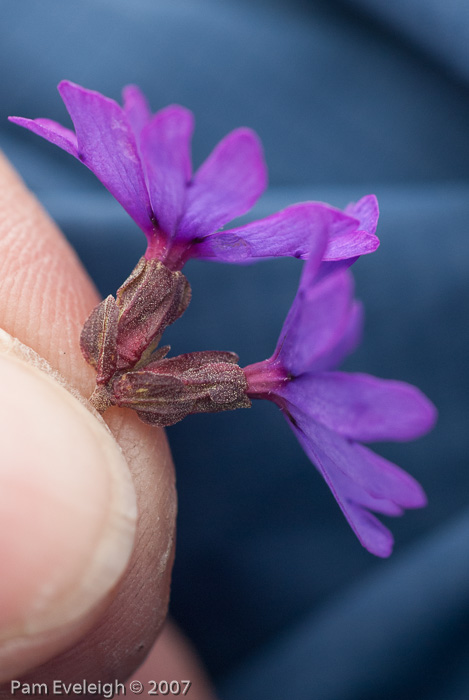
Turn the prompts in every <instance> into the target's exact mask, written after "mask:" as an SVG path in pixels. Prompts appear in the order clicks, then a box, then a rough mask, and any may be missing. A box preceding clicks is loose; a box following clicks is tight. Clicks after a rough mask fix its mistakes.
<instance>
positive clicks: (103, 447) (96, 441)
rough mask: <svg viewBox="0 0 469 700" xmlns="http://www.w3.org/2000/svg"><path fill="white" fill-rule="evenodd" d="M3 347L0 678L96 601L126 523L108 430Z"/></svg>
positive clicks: (118, 564)
mask: <svg viewBox="0 0 469 700" xmlns="http://www.w3.org/2000/svg"><path fill="white" fill-rule="evenodd" d="M5 338H6V340H7V342H5ZM8 338H9V337H6V335H5V334H4V333H2V335H1V336H0V387H1V394H0V432H1V435H2V437H1V441H0V560H1V562H2V576H1V577H0V675H1V670H2V658H4V663H6V661H5V659H7V657H8V656H9V650H10V648H11V646H12V643H15V644H16V642H17V640H19V639H24V638H32V637H34V636H37V635H40V634H41V635H43V634H44V633H45V632H48V631H49V630H54V629H57V628H60V627H62V626H64V625H67V624H69V623H73V622H74V621H79V620H80V619H81V618H84V617H85V616H86V615H87V614H88V613H89V612H90V611H91V610H92V609H93V607H94V606H96V605H97V603H99V602H100V601H101V600H102V599H103V598H104V597H105V596H106V594H107V593H108V592H109V591H110V590H111V589H112V587H113V586H114V585H115V584H116V582H117V581H118V579H119V578H120V576H121V575H122V573H123V572H124V569H125V567H126V565H127V563H128V560H129V557H130V553H131V551H132V545H133V537H134V532H135V522H136V500H135V493H134V489H133V485H132V481H131V478H130V474H129V471H128V468H127V464H126V462H125V460H124V457H123V456H122V454H121V452H120V450H119V448H118V446H117V445H116V443H115V441H114V439H113V438H112V436H111V434H110V433H109V431H108V430H107V429H106V427H105V426H104V425H102V424H101V423H100V421H99V420H98V419H97V418H96V417H95V416H93V415H92V414H91V413H90V412H89V411H88V410H87V408H86V407H85V406H84V405H83V404H82V403H80V402H79V401H78V400H77V399H76V398H75V397H74V396H72V395H71V394H70V393H69V391H67V390H66V389H65V388H64V387H63V386H60V384H59V383H58V382H57V381H56V380H55V379H54V378H52V377H50V376H48V375H47V374H46V373H45V372H44V371H43V369H38V368H37V367H35V366H34V363H31V362H30V361H28V362H25V361H24V358H21V357H18V353H17V352H14V351H13V352H12V350H11V348H12V345H11V343H10V345H8ZM5 348H6V349H5ZM19 354H20V355H21V353H19ZM26 359H27V358H26Z"/></svg>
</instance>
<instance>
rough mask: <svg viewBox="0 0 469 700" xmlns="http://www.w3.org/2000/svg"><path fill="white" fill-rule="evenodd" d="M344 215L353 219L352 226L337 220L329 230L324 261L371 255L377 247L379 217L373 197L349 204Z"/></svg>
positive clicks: (346, 221)
mask: <svg viewBox="0 0 469 700" xmlns="http://www.w3.org/2000/svg"><path fill="white" fill-rule="evenodd" d="M341 213H342V212H341ZM345 214H348V215H349V216H350V217H353V219H354V224H353V225H351V223H350V220H347V219H343V220H340V219H337V221H336V223H335V226H334V227H333V229H332V230H331V234H330V238H329V245H328V247H327V251H326V254H325V256H324V259H325V260H331V261H332V260H344V259H348V258H353V257H356V256H359V255H365V254H367V253H373V251H375V250H376V249H377V248H378V246H379V238H378V237H377V236H375V231H376V226H377V224H378V217H379V209H378V200H377V199H376V197H375V195H373V194H369V195H366V196H365V197H362V199H360V200H359V201H358V202H355V203H352V204H349V205H348V206H347V207H346V208H345Z"/></svg>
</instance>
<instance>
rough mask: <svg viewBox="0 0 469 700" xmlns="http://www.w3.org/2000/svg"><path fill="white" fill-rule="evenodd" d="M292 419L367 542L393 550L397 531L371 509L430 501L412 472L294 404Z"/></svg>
mask: <svg viewBox="0 0 469 700" xmlns="http://www.w3.org/2000/svg"><path fill="white" fill-rule="evenodd" d="M292 412H293V416H294V419H295V422H296V424H293V423H291V421H290V425H291V427H292V428H293V431H294V432H295V434H296V436H297V438H298V440H299V441H300V443H301V445H302V447H303V449H304V450H305V452H306V453H307V455H308V457H309V458H310V459H311V461H312V462H313V463H314V465H315V466H316V468H317V469H318V470H319V472H320V473H321V474H322V476H323V477H324V479H325V481H326V483H327V484H328V486H329V488H330V489H331V491H332V493H333V495H334V497H335V499H336V500H337V502H338V504H339V506H340V508H341V509H342V511H343V513H344V515H345V517H346V518H347V520H348V522H349V524H350V526H351V527H352V529H353V531H354V532H355V534H356V535H357V537H358V539H359V540H360V542H361V543H362V544H363V546H364V547H365V548H366V549H367V550H368V551H370V552H371V553H372V554H375V555H377V556H380V557H387V556H389V555H390V554H391V551H392V545H393V537H392V534H391V533H390V532H389V530H388V529H387V528H386V527H384V525H382V523H380V522H379V520H378V519H377V518H375V517H374V516H373V515H372V514H371V513H370V512H369V510H372V511H375V512H378V513H383V514H386V515H401V514H402V510H403V508H420V507H422V506H424V505H425V504H426V497H425V494H424V492H423V490H422V488H421V486H420V485H419V484H418V483H417V482H416V481H415V479H413V478H412V477H411V476H410V475H409V474H407V473H406V472H404V471H403V470H402V469H400V468H399V467H397V466H396V465H394V464H392V463H391V462H388V461H387V460H385V459H384V458H383V457H380V456H379V455H377V454H375V453H373V452H372V451H371V450H369V449H368V448H366V447H363V446H362V445H359V444H357V443H351V442H349V441H347V440H346V439H344V438H342V437H341V436H340V435H337V434H336V433H333V432H332V431H330V430H328V429H327V428H324V427H323V426H320V425H318V424H316V423H314V421H312V420H311V419H310V418H309V417H307V416H304V414H302V412H301V411H298V410H295V408H294V407H292Z"/></svg>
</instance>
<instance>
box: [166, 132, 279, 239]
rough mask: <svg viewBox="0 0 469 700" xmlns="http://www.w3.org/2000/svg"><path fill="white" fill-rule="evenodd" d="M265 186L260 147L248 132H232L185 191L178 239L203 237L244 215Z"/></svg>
mask: <svg viewBox="0 0 469 700" xmlns="http://www.w3.org/2000/svg"><path fill="white" fill-rule="evenodd" d="M266 184H267V171H266V166H265V163H264V158H263V154H262V146H261V143H260V141H259V138H258V137H257V135H256V134H255V133H254V132H253V131H251V130H250V129H246V128H241V129H236V130H235V131H232V132H231V133H230V134H228V136H226V137H225V138H224V139H223V140H222V141H220V143H219V144H218V145H217V146H216V147H215V149H214V150H213V151H212V153H211V154H210V155H209V157H208V158H207V160H206V161H205V162H204V163H203V164H202V165H201V167H200V168H199V170H198V171H197V172H196V174H195V176H194V178H193V181H192V183H191V185H190V187H189V188H188V190H187V200H186V211H185V213H184V216H183V218H182V221H181V223H180V226H179V237H180V238H181V240H190V239H195V238H203V237H205V236H207V235H208V234H210V233H214V232H215V231H217V230H218V229H219V228H220V227H222V226H224V225H225V224H227V223H228V222H229V221H231V220H232V219H234V218H235V217H237V216H241V215H242V214H245V213H246V212H247V211H249V209H251V207H252V206H253V205H254V204H255V202H256V201H257V200H258V199H259V197H260V195H261V194H262V192H263V191H264V189H265V187H266Z"/></svg>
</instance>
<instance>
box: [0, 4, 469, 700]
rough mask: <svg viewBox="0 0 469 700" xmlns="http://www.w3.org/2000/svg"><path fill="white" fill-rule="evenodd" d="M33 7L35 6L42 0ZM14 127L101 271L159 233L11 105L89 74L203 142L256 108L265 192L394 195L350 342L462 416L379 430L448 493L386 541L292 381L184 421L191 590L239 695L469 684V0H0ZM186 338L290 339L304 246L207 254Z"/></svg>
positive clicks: (214, 654) (267, 348)
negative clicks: (247, 254)
mask: <svg viewBox="0 0 469 700" xmlns="http://www.w3.org/2000/svg"><path fill="white" fill-rule="evenodd" d="M26 8H27V9H26ZM0 17H1V30H0V31H1V42H0V66H1V73H0V75H1V77H0V81H1V88H2V89H1V95H2V99H1V104H0V117H1V118H0V145H1V147H2V148H3V150H4V151H5V152H6V154H7V155H8V156H9V158H10V159H11V160H12V162H13V163H14V165H15V166H16V167H17V168H18V169H19V171H20V172H21V174H22V175H23V177H24V178H25V180H26V182H27V183H28V184H29V186H30V187H31V188H32V189H33V190H34V191H35V192H36V193H37V195H38V197H39V198H40V199H41V201H42V202H43V203H44V205H45V206H46V207H47V208H48V210H49V211H50V213H51V214H52V216H53V217H54V218H55V219H56V220H57V221H58V223H59V225H60V226H61V227H62V228H63V230H64V231H65V233H66V234H67V236H68V237H69V239H70V240H71V241H72V243H73V245H74V246H75V247H76V249H77V251H78V253H79V254H80V256H81V258H82V260H83V262H84V264H85V265H86V267H87V268H88V270H89V271H90V273H91V275H92V276H93V278H94V279H95V281H96V283H97V284H98V286H99V288H100V290H101V291H102V292H103V293H110V292H113V291H115V288H116V287H117V286H118V285H119V284H120V283H121V282H122V280H123V279H124V278H125V276H126V275H127V274H128V273H129V271H130V269H131V267H132V266H133V264H134V262H136V260H137V259H138V257H139V255H140V254H141V252H142V251H143V248H144V238H143V235H142V234H141V233H140V232H139V231H138V230H137V228H136V227H135V225H134V224H133V223H132V222H131V221H130V219H129V218H128V217H127V215H126V214H125V213H124V212H123V211H121V210H120V208H119V206H118V205H117V204H116V203H115V202H114V201H113V200H112V198H111V196H110V195H109V194H108V193H107V192H105V190H104V189H103V188H102V187H101V186H100V184H99V183H98V182H97V181H96V180H95V179H94V178H93V176H92V175H91V174H90V173H89V172H88V171H87V170H86V169H85V168H83V167H82V166H81V165H80V164H79V163H76V162H74V161H73V159H71V158H70V157H69V156H68V155H67V154H64V153H62V152H60V151H59V150H58V149H55V148H54V147H53V146H51V145H49V144H47V143H43V142H41V140H40V139H38V138H37V137H35V136H33V135H31V134H29V133H27V132H25V131H22V130H20V129H19V128H17V127H15V126H13V125H11V124H8V123H7V122H6V121H5V120H6V116H7V115H8V114H15V115H21V116H31V117H36V116H47V117H50V118H56V119H58V120H61V121H63V122H64V123H67V116H66V113H65V109H64V107H63V105H62V103H61V101H60V99H59V97H58V95H57V93H56V92H55V86H56V84H57V82H58V81H59V80H60V79H62V78H68V79H71V80H74V81H76V82H78V83H81V84H83V85H85V86H86V87H90V88H94V89H97V90H100V91H102V92H103V93H104V94H106V95H109V96H112V97H114V98H116V99H119V97H120V89H121V87H122V86H123V85H124V84H126V83H129V82H135V83H137V84H139V85H140V86H141V87H142V88H143V89H144V91H145V92H146V93H147V95H148V96H149V99H150V102H151V105H152V107H153V109H154V110H156V109H158V108H160V107H162V106H164V105H166V104H168V103H170V102H179V103H182V104H184V105H186V106H188V107H190V108H191V109H193V111H194V112H195V115H196V118H197V131H196V134H195V138H194V163H195V165H198V164H199V163H200V162H201V161H202V159H203V158H204V157H205V156H206V155H207V154H208V152H209V151H210V149H211V148H212V147H213V146H214V145H215V143H216V142H217V141H218V140H219V139H220V138H221V137H222V136H223V135H225V134H226V133H227V132H228V131H229V130H230V129H232V128H234V127H237V126H240V125H248V126H251V127H253V128H254V129H256V130H257V131H258V133H259V134H260V136H261V138H262V140H263V143H264V147H265V152H266V158H267V163H268V165H269V171H270V189H269V191H268V193H267V194H266V195H265V196H264V197H263V198H262V200H261V201H260V203H259V204H258V206H257V207H256V208H255V209H254V210H253V212H252V214H251V215H250V216H249V217H246V218H254V217H257V216H263V215H266V214H268V213H271V212H273V211H275V210H277V209H279V208H281V207H283V206H285V205H286V204H289V203H292V202H295V201H301V200H305V199H321V200H325V201H329V202H331V203H332V204H334V205H337V206H343V205H345V204H346V203H347V202H349V201H351V200H354V199H357V198H358V197H360V196H362V195H363V194H366V193H368V192H375V193H376V194H377V195H378V197H379V200H380V205H381V219H380V224H379V228H378V233H379V235H380V238H381V241H382V244H381V248H380V249H379V250H378V252H377V253H376V254H374V255H373V256H370V257H364V258H363V259H361V260H360V261H359V262H358V264H357V265H356V266H355V267H354V272H355V274H356V280H357V293H358V296H359V297H360V298H361V299H362V300H363V301H364V303H365V308H366V313H367V325H366V332H365V338H364V343H363V346H362V347H361V348H360V349H359V351H358V352H357V353H356V354H355V355H354V356H353V357H352V358H350V359H349V360H348V361H347V365H346V367H347V368H348V369H351V370H361V371H366V372H370V373H375V374H377V375H379V376H383V377H393V378H400V379H404V380H407V381H410V382H413V383H415V384H417V385H418V386H419V387H421V388H422V389H423V390H424V391H425V392H426V393H427V394H428V395H429V396H430V398H432V400H433V401H434V402H435V403H436V405H437V406H438V408H439V411H440V420H439V423H438V426H437V428H436V429H435V431H434V432H433V433H432V434H431V435H430V436H429V437H427V438H424V439H422V440H420V441H418V442H416V443H412V444H409V445H389V444H386V445H382V446H379V450H380V451H381V453H382V454H384V455H385V456H387V457H388V458H390V459H392V460H394V461H396V462H397V463H398V464H400V465H401V466H403V467H404V468H406V469H407V470H409V471H410V472H411V473H412V474H413V475H415V476H416V477H417V478H418V479H419V480H420V481H421V482H422V484H423V485H424V487H425V489H426V491H427V493H428V496H429V506H428V508H427V509H426V510H424V511H417V512H410V513H408V514H406V516H405V517H404V518H403V519H402V520H399V519H398V520H391V519H390V525H391V527H392V529H393V531H394V532H395V535H396V549H395V553H394V555H393V556H392V558H391V559H390V560H388V561H382V560H378V559H374V558H373V557H372V556H371V555H369V554H368V553H367V552H366V551H364V550H363V549H362V548H361V547H360V545H359V543H358V542H357V541H356V539H355V537H354V535H353V534H352V532H351V531H350V529H349V528H348V526H347V524H346V522H345V520H344V518H343V516H342V515H341V513H340V511H339V509H338V507H337V505H336V503H335V502H334V500H333V498H332V496H331V494H330V493H329V491H328V489H327V487H326V486H325V484H324V483H323V482H322V481H321V478H320V477H319V475H318V474H317V473H316V472H315V470H314V468H313V467H312V466H311V465H310V463H309V462H308V460H307V458H306V457H305V456H304V454H303V453H302V451H301V449H300V447H299V446H298V445H297V444H296V442H295V439H294V436H293V435H292V434H291V432H290V431H289V429H288V427H287V425H286V424H285V423H284V421H283V419H282V417H281V415H280V414H279V412H278V411H277V410H276V409H275V407H274V406H272V405H263V404H259V405H255V406H254V407H253V408H252V409H251V410H250V411H238V412H237V413H233V414H220V415H215V416H193V417H190V418H189V419H187V420H185V421H184V422H183V423H181V424H179V425H177V426H175V427H174V428H172V429H170V430H169V437H170V441H171V444H172V448H173V452H174V458H175V462H176V467H177V474H178V487H179V493H180V512H179V523H178V551H177V559H176V565H175V570H174V583H173V595H172V614H173V616H174V617H175V618H176V620H177V621H178V623H179V624H180V625H181V626H182V628H183V629H184V630H185V631H186V632H187V634H188V635H189V636H190V637H191V639H192V640H193V641H194V643H195V644H196V646H197V648H198V650H199V652H200V653H201V654H202V656H203V658H204V660H205V663H206V664H207V666H208V668H209V670H210V672H211V674H212V676H213V678H214V679H215V681H216V683H217V685H218V687H219V691H220V693H221V695H222V697H223V698H224V699H225V700H235V698H236V699H239V698H243V700H251V699H252V700H254V698H256V700H262V699H263V698H265V699H266V700H267V698H269V700H277V699H278V700H280V699H282V700H283V699H284V698H295V700H367V699H369V700H377V699H378V698H379V699H380V700H387V699H388V698H389V700H390V699H391V698H392V699H393V700H395V699H396V698H399V700H407V698H408V699H409V700H410V699H412V700H415V699H416V698H419V699H420V698H422V699H424V700H466V699H467V698H468V697H469V554H468V550H469V547H468V545H469V510H468V493H469V472H468V466H469V465H468V456H467V453H468V444H469V438H468V433H469V431H468V424H469V421H468V419H469V396H468V376H469V370H468V363H467V357H468V345H469V326H468V320H467V319H468V300H469V275H468V268H469V231H468V218H469V138H468V134H469V88H468V81H469V10H468V6H467V4H466V3H464V2H461V0H459V1H458V0H447V2H445V3H441V2H437V0H399V1H396V2H393V3H389V2H386V0H373V1H372V0H344V1H343V2H339V1H338V0H337V1H333V0H331V1H329V2H326V1H325V0H324V1H322V2H321V1H320V0H310V1H306V0H303V1H302V0H290V2H287V0H270V1H268V0H265V1H262V0H257V1H253V0H251V1H250V2H248V0H237V2H235V0H233V1H231V0H223V1H222V0H161V1H160V2H154V0H133V2H128V0H82V2H80V3H64V2H63V0H41V2H37V3H33V2H30V3H28V4H27V5H25V4H24V3H18V2H17V0H3V2H2V4H1V7H0ZM186 271H187V275H188V277H189V279H190V282H191V284H192V287H193V292H194V297H193V301H192V303H191V306H190V307H189V310H188V311H187V313H186V315H185V316H184V318H183V319H182V320H181V321H179V322H178V323H177V324H176V325H175V326H174V327H173V328H172V329H171V330H170V332H169V333H168V335H169V337H170V340H171V342H172V344H173V349H174V351H175V352H187V351H190V350H199V349H223V350H235V351H236V352H238V354H239V355H240V357H241V362H242V364H247V363H249V362H255V361H258V360H261V359H264V358H265V357H266V356H268V355H269V354H270V353H271V351H272V349H273V347H274V344H275V341H276V337H277V334H278V332H279V329H280V327H281V324H282V322H283V318H284V316H285V313H286V311H287V309H288V307H289V305H290V303H291V300H292V298H293V295H294V293H295V289H296V285H297V281H298V277H299V274H300V264H299V263H298V261H296V260H280V261H274V262H265V263H262V264H259V265H257V266H253V267H247V268H236V267H230V266H224V265H223V266H222V265H215V264H208V263H197V262H192V263H190V264H189V265H188V266H187V268H186Z"/></svg>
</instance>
